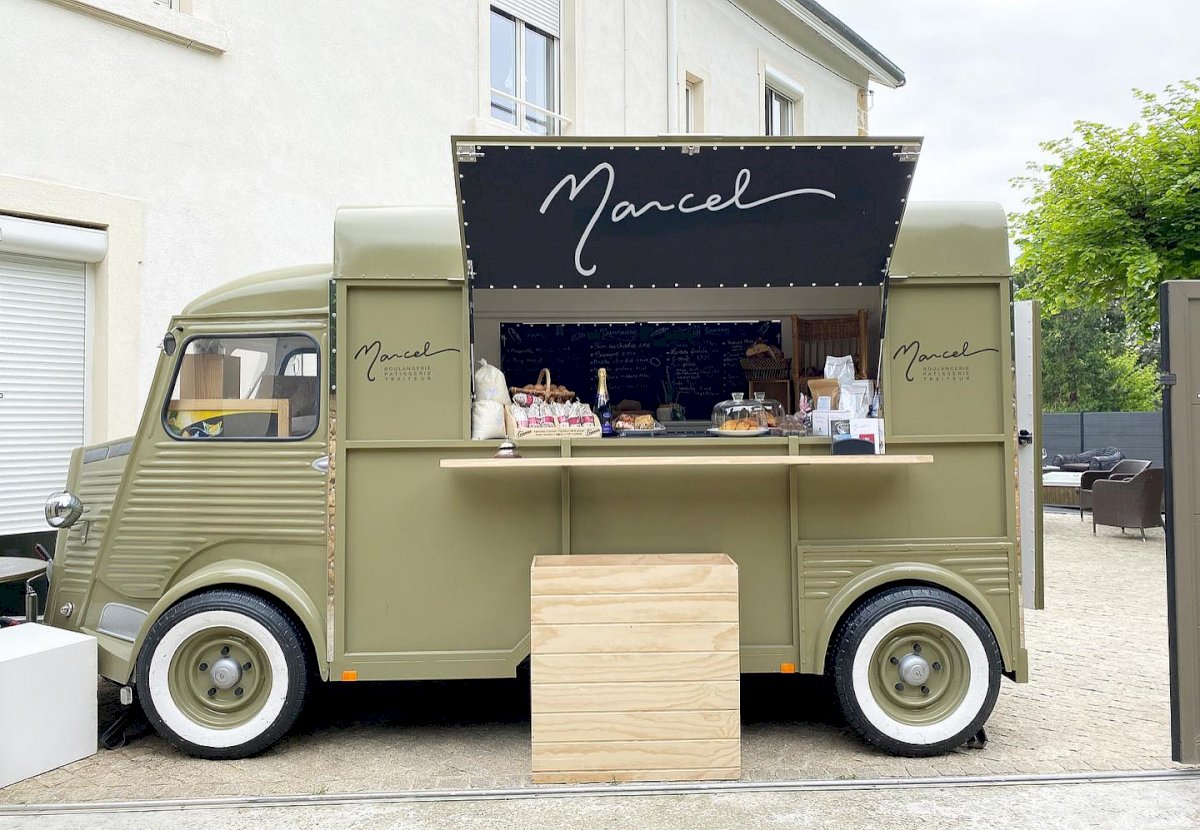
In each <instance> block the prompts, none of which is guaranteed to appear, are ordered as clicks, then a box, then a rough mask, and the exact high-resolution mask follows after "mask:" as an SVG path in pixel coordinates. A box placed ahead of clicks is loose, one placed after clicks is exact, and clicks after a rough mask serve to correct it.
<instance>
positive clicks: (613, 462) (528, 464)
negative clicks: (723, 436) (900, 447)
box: [441, 455, 933, 470]
mask: <svg viewBox="0 0 1200 830" xmlns="http://www.w3.org/2000/svg"><path fill="white" fill-rule="evenodd" d="M441 463H442V468H443V469H452V470H528V469H536V468H547V467H549V468H567V467H573V468H577V467H726V466H744V467H753V466H782V467H824V466H831V467H840V466H858V467H889V466H897V465H905V464H932V463H933V456H932V455H675V456H671V455H644V456H639V455H608V456H567V457H558V458H491V457H487V458H443V459H442V462H441Z"/></svg>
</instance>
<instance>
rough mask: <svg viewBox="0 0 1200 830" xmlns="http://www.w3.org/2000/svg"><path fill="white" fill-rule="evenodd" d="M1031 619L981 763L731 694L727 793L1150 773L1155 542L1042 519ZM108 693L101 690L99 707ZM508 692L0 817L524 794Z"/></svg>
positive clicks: (9, 794)
mask: <svg viewBox="0 0 1200 830" xmlns="http://www.w3.org/2000/svg"><path fill="white" fill-rule="evenodd" d="M1045 532H1046V555H1045V560H1046V599H1047V606H1048V607H1047V609H1046V610H1044V611H1027V612H1026V616H1025V620H1026V644H1027V647H1028V648H1029V653H1030V663H1031V667H1032V671H1031V675H1032V676H1031V681H1030V682H1029V683H1028V684H1022V685H1018V684H1015V683H1011V682H1009V681H1007V680H1005V681H1004V682H1003V683H1002V684H1001V689H1000V699H999V702H998V703H997V705H996V709H995V711H994V713H993V714H992V717H991V720H990V721H989V722H988V734H989V737H990V742H989V743H988V745H987V747H986V748H984V749H982V750H967V749H960V750H957V751H955V752H953V753H951V754H949V755H946V756H942V757H939V758H931V759H911V758H893V757H891V756H888V755H884V754H881V753H879V752H877V751H875V750H873V749H871V748H870V747H868V746H866V745H865V744H863V743H862V742H860V741H859V740H858V739H857V738H856V737H855V736H854V735H853V734H852V733H850V732H849V731H848V730H847V729H846V727H845V726H844V725H843V724H842V723H841V722H840V719H839V717H838V715H837V714H836V706H835V705H834V704H833V702H832V700H831V696H830V694H829V691H828V689H827V688H826V686H825V684H824V683H823V681H821V680H820V679H819V678H808V677H800V676H795V675H771V676H746V677H745V678H744V679H743V691H742V708H743V740H742V753H743V755H742V765H743V779H744V780H762V781H766V780H792V779H804V778H819V779H850V778H876V777H892V776H931V775H986V774H1006V773H1054V772H1078V771H1087V770H1137V769H1163V768H1169V767H1173V766H1176V765H1174V764H1173V763H1172V762H1171V760H1170V720H1169V717H1170V715H1169V689H1168V670H1167V630H1166V576H1165V567H1164V563H1165V548H1164V536H1163V532H1162V531H1161V530H1156V531H1151V532H1149V541H1148V542H1142V541H1141V540H1140V537H1138V536H1137V535H1136V534H1133V533H1131V534H1128V535H1125V536H1122V535H1121V532H1120V531H1119V530H1117V529H1115V528H1100V529H1099V534H1098V535H1097V536H1093V535H1092V529H1091V523H1090V522H1083V523H1081V522H1080V521H1079V517H1078V514H1070V513H1047V514H1046V516H1045ZM115 694H116V687H115V686H113V685H112V684H107V683H106V684H103V686H102V695H103V697H104V699H105V700H106V701H109V702H110V704H109V705H111V701H112V700H113V699H114V698H115ZM529 763H530V760H529V717H528V692H527V687H526V686H523V685H522V684H521V683H520V682H518V681H510V680H503V681H463V682H438V683H386V684H378V683H377V684H363V685H353V684H337V685H334V686H331V687H328V688H325V689H322V690H321V691H320V692H319V694H318V695H317V696H315V697H314V699H313V700H312V702H311V705H310V706H309V707H308V710H307V711H306V714H305V717H304V719H303V720H302V722H301V724H300V725H299V726H298V727H297V729H296V730H294V731H293V733H292V735H291V736H289V737H288V738H287V739H286V740H284V741H283V742H282V743H280V744H279V745H278V746H276V747H275V748H273V749H271V750H269V751H268V752H266V753H265V754H264V755H261V756H259V757H257V758H252V759H248V760H243V761H221V762H217V761H200V760H195V759H192V758H188V757H185V756H184V755H182V754H181V753H179V752H177V751H175V750H174V749H173V748H172V747H171V746H170V745H169V744H167V743H166V742H165V741H163V740H162V739H160V738H159V737H157V736H149V737H145V738H141V739H139V740H136V741H134V742H133V743H131V744H130V745H129V746H127V747H125V748H123V749H120V750H116V751H111V752H110V751H105V750H101V751H100V753H99V754H97V755H94V756H92V757H91V758H87V759H84V760H82V761H79V762H76V763H74V764H70V765H69V766H66V767H63V768H62V769H58V770H54V771H52V772H49V773H46V774H44V775H40V776H38V777H36V778H32V779H29V780H27V781H23V782H20V783H18V784H14V785H12V786H10V787H8V788H6V789H3V790H0V803H4V802H7V803H30V802H66V801H98V800H126V799H154V798H187V797H197V798H211V797H219V796H235V795H277V794H313V793H336V792H379V791H387V790H407V789H429V788H433V789H443V788H447V789H449V788H459V787H518V786H530V785H529V775H528V769H529Z"/></svg>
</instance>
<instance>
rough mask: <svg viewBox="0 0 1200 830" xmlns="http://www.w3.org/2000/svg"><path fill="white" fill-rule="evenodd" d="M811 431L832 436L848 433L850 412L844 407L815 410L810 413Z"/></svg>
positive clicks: (847, 435) (814, 433) (846, 434)
mask: <svg viewBox="0 0 1200 830" xmlns="http://www.w3.org/2000/svg"><path fill="white" fill-rule="evenodd" d="M812 433H813V435H821V436H827V437H830V438H832V437H834V436H835V435H838V434H840V435H845V436H846V437H849V435H850V412H849V411H848V410H845V409H831V410H820V409H818V410H816V411H814V412H813V414H812Z"/></svg>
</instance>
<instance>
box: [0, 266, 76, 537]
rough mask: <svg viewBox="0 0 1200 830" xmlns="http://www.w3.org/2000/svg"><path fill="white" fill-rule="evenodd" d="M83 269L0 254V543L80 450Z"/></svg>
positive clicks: (37, 523) (36, 522)
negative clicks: (72, 453) (0, 395)
mask: <svg viewBox="0 0 1200 830" xmlns="http://www.w3.org/2000/svg"><path fill="white" fill-rule="evenodd" d="M85 302H86V300H85V288H84V265H83V263H82V262H67V261H63V260H56V259H44V258H42V257H33V256H21V255H19V254H0V394H2V395H3V397H0V536H4V535H8V534H13V533H31V532H42V533H46V532H49V531H50V527H49V526H48V525H47V524H46V519H45V516H44V515H43V512H42V507H43V505H44V504H45V501H46V497H47V496H48V495H50V494H51V493H53V492H54V491H55V490H61V489H63V488H64V487H65V486H66V483H67V467H68V465H69V464H70V460H71V452H72V451H73V450H74V449H75V448H76V447H79V446H80V445H82V444H83V415H84V398H83V394H84V378H83V369H84V338H85V328H84V311H85Z"/></svg>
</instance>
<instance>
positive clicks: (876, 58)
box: [775, 0, 907, 89]
mask: <svg viewBox="0 0 1200 830" xmlns="http://www.w3.org/2000/svg"><path fill="white" fill-rule="evenodd" d="M775 2H777V3H778V4H779V5H781V6H783V7H784V8H785V9H787V10H788V11H790V12H791V13H792V14H793V15H795V16H796V17H797V18H799V19H800V20H801V21H803V22H804V23H805V25H807V26H809V27H811V28H812V29H814V30H815V31H816V32H817V33H818V34H820V35H821V36H822V37H824V38H825V39H826V40H828V41H829V42H830V43H832V44H833V45H834V46H835V47H837V48H838V49H839V50H840V51H842V52H843V53H845V54H846V55H847V56H848V57H850V58H851V59H852V60H854V61H856V62H857V63H859V64H861V65H862V66H863V67H864V68H865V69H866V70H867V73H868V75H869V76H870V78H871V80H872V81H875V82H876V83H880V84H883V85H884V86H886V87H888V88H889V89H897V88H898V87H902V86H904V84H905V83H906V82H907V79H906V78H905V77H904V70H902V69H901V68H900V67H898V66H896V64H894V63H893V62H892V61H891V60H890V59H888V57H887V56H886V55H884V54H883V53H882V52H880V51H879V50H878V49H876V48H875V47H874V46H872V45H871V44H870V43H868V42H867V41H866V39H865V38H863V36H862V35H860V34H859V33H858V32H856V31H854V30H853V29H851V28H850V27H849V26H847V25H846V24H845V23H843V22H842V21H841V20H840V19H839V18H838V17H837V16H835V15H834V14H833V13H832V12H830V11H829V10H828V9H826V8H825V7H824V6H822V5H821V4H820V3H817V2H816V0H775Z"/></svg>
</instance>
